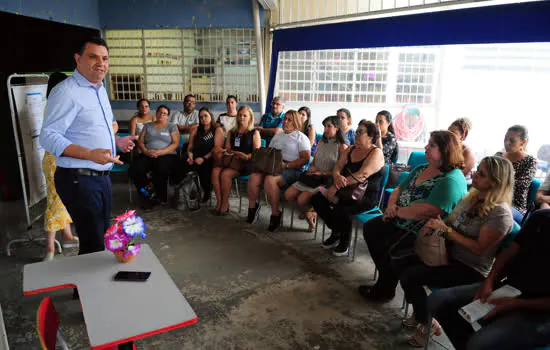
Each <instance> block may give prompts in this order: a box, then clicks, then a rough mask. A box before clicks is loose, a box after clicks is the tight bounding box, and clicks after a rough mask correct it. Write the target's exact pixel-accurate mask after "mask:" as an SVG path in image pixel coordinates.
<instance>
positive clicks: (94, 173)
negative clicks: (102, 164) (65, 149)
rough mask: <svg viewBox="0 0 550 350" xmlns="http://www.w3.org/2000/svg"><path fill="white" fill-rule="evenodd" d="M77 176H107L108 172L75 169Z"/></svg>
mask: <svg viewBox="0 0 550 350" xmlns="http://www.w3.org/2000/svg"><path fill="white" fill-rule="evenodd" d="M75 171H76V173H77V174H78V175H82V176H106V175H109V171H98V170H93V169H82V168H79V169H75Z"/></svg>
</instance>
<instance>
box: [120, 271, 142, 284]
mask: <svg viewBox="0 0 550 350" xmlns="http://www.w3.org/2000/svg"><path fill="white" fill-rule="evenodd" d="M149 276H151V272H145V271H119V272H117V274H116V275H115V277H114V280H115V281H128V282H145V281H147V279H148V278H149Z"/></svg>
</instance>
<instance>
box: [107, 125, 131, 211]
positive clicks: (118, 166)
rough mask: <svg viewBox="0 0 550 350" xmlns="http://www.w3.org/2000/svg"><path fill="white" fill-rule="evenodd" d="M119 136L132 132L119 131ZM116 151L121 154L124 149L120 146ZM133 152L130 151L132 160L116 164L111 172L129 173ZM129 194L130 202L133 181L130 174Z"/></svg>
mask: <svg viewBox="0 0 550 350" xmlns="http://www.w3.org/2000/svg"><path fill="white" fill-rule="evenodd" d="M117 135H118V136H120V137H126V136H131V134H129V133H126V132H119V133H117ZM116 152H117V154H120V153H123V152H122V150H121V149H120V148H118V147H117V148H116ZM132 158H133V157H132V152H130V162H126V163H124V164H114V165H113V167H112V168H111V172H112V173H127V172H128V171H129V170H130V163H131V162H132ZM128 179H129V180H128V194H129V196H130V202H132V183H131V179H130V176H128Z"/></svg>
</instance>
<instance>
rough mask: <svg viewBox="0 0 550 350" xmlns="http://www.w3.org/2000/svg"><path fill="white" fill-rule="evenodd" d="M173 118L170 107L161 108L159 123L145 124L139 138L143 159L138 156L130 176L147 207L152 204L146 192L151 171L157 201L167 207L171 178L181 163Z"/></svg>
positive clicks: (176, 129) (162, 106)
mask: <svg viewBox="0 0 550 350" xmlns="http://www.w3.org/2000/svg"><path fill="white" fill-rule="evenodd" d="M169 115H170V108H168V107H167V106H165V105H160V106H159V107H158V108H157V120H156V121H155V122H153V123H147V124H145V126H144V127H143V130H142V131H141V133H140V134H139V139H138V141H137V145H138V148H139V150H140V151H141V155H139V156H137V157H136V158H135V159H134V160H133V162H132V164H131V166H130V176H131V177H132V180H133V181H134V183H135V184H136V190H137V191H138V195H139V198H140V199H141V201H142V205H143V206H144V207H149V206H150V205H151V204H152V203H151V201H150V198H148V197H149V196H148V194H147V193H146V192H148V191H147V190H145V186H146V185H147V183H148V179H147V173H148V172H149V171H152V176H153V177H152V182H153V185H154V186H155V191H156V199H158V200H159V201H160V202H161V203H166V202H167V200H168V198H167V196H168V194H167V185H168V177H169V176H170V174H171V173H172V172H173V171H174V170H175V167H176V165H177V163H178V156H177V154H176V149H177V148H178V146H179V144H180V134H179V131H178V127H177V126H176V125H175V124H172V123H169V122H168V117H169Z"/></svg>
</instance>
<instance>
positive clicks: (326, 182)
mask: <svg viewBox="0 0 550 350" xmlns="http://www.w3.org/2000/svg"><path fill="white" fill-rule="evenodd" d="M298 182H301V183H303V184H304V185H306V186H308V187H311V188H317V187H319V186H325V187H330V186H332V182H333V178H332V175H312V174H307V173H302V174H301V175H300V177H299V178H298Z"/></svg>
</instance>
